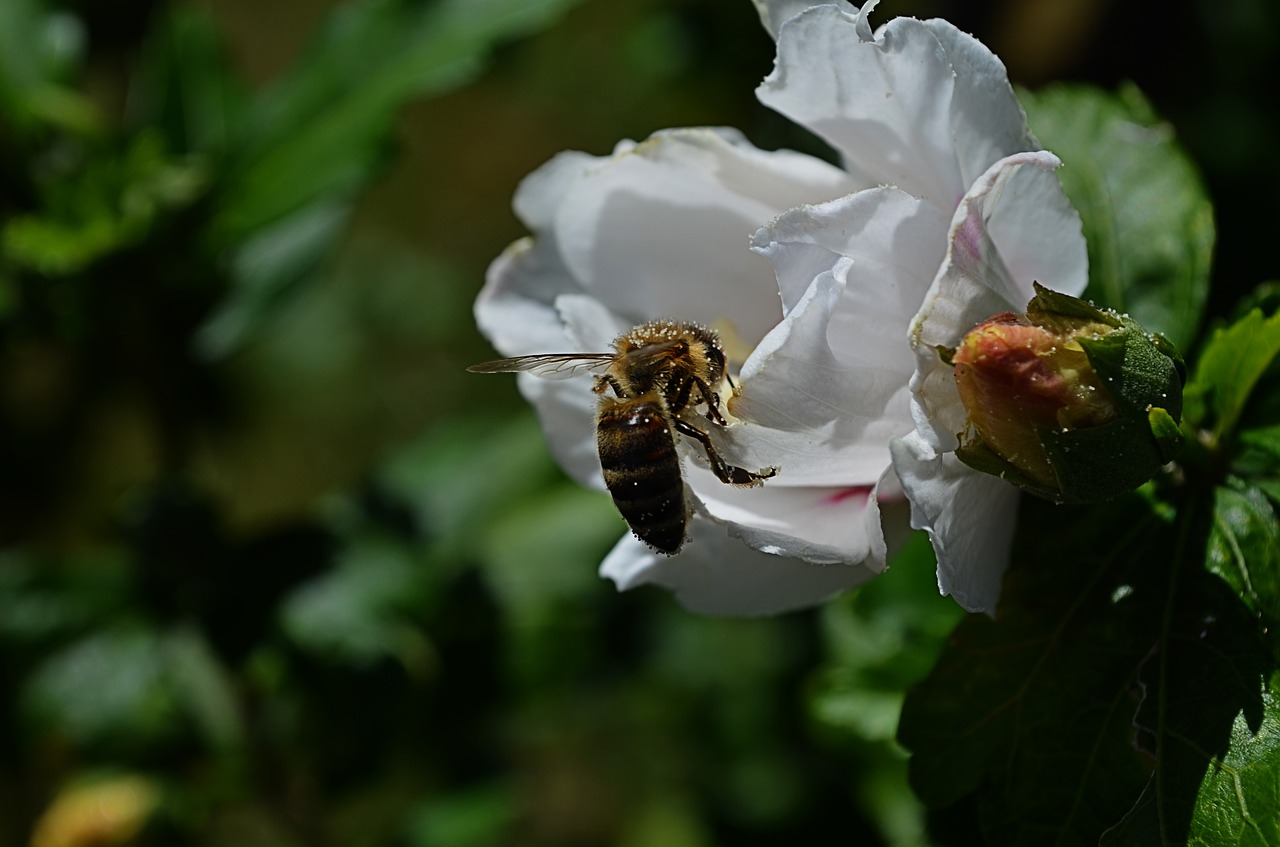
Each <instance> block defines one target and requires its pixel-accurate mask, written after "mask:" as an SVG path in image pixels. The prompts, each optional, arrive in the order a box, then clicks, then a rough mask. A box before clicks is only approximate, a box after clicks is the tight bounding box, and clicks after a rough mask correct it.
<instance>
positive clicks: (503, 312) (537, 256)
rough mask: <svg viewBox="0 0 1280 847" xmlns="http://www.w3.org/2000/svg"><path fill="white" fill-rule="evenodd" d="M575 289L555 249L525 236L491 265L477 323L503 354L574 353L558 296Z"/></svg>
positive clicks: (476, 309)
mask: <svg viewBox="0 0 1280 847" xmlns="http://www.w3.org/2000/svg"><path fill="white" fill-rule="evenodd" d="M575 290H578V289H577V286H575V285H574V283H573V281H572V280H571V279H570V278H569V276H568V271H567V270H566V269H565V267H564V265H563V264H561V262H560V259H559V255H558V253H557V252H556V251H555V250H554V248H553V247H551V246H549V245H548V244H547V243H545V242H536V241H534V240H533V239H531V238H522V239H520V240H519V241H516V242H515V243H513V244H512V245H511V246H510V247H508V248H507V249H506V250H505V251H503V253H502V255H500V256H499V257H498V258H497V259H494V260H493V263H492V264H491V265H489V271H488V273H487V274H486V276H485V285H484V289H483V290H481V292H480V296H479V297H477V298H476V304H475V318H476V325H477V326H478V327H479V328H480V332H481V333H482V334H483V335H484V337H485V338H487V339H489V343H490V344H492V345H493V346H494V348H495V349H497V351H498V352H499V353H501V354H502V355H503V356H524V355H528V354H532V353H557V352H573V351H572V350H571V348H569V347H568V345H569V344H570V343H571V342H570V339H569V338H568V337H567V336H566V335H565V332H564V328H563V326H562V325H561V323H560V319H559V317H558V315H557V313H556V309H555V299H556V297H558V296H560V295H561V294H567V293H570V292H573V291H575Z"/></svg>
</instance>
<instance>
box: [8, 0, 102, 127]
mask: <svg viewBox="0 0 1280 847" xmlns="http://www.w3.org/2000/svg"><path fill="white" fill-rule="evenodd" d="M46 5H47V4H46V3H44V2H42V0H5V2H3V3H0V123H4V124H8V125H9V126H10V127H12V128H13V129H14V130H16V131H17V132H18V133H19V134H24V135H25V134H30V133H31V132H33V131H34V130H36V129H38V128H40V127H42V126H44V125H52V126H55V127H61V128H64V129H69V130H73V131H79V132H91V131H93V130H95V129H96V128H97V125H98V115H97V112H96V111H95V110H94V108H93V106H92V104H91V103H90V102H89V101H88V100H86V99H85V98H84V97H83V96H81V95H80V94H78V93H77V92H75V91H73V90H71V89H70V88H69V87H68V86H67V83H68V80H69V78H70V76H71V75H72V73H73V72H74V71H75V70H76V69H77V68H78V66H79V64H80V59H81V54H82V52H83V45H84V30H83V27H82V26H81V25H80V22H79V20H77V19H76V18H75V17H73V16H72V15H69V14H67V13H65V12H51V11H49V10H48V9H47V8H46Z"/></svg>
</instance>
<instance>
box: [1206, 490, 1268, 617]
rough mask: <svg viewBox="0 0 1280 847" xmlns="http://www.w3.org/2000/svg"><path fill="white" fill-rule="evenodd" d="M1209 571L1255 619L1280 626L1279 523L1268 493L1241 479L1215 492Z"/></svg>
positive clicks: (1207, 565)
mask: <svg viewBox="0 0 1280 847" xmlns="http://www.w3.org/2000/svg"><path fill="white" fill-rule="evenodd" d="M1205 567H1206V568H1208V570H1209V572H1210V573H1213V574H1216V575H1217V576H1218V577H1220V578H1221V579H1222V580H1223V581H1224V582H1225V583H1227V584H1228V585H1229V586H1231V588H1232V589H1234V590H1235V592H1236V593H1237V594H1239V595H1240V597H1241V598H1242V599H1243V600H1244V602H1245V603H1246V604H1247V605H1248V606H1249V608H1250V609H1251V610H1252V611H1253V612H1254V613H1255V614H1260V615H1263V616H1264V618H1265V620H1267V621H1269V622H1272V623H1276V622H1280V520H1277V517H1276V512H1275V509H1274V508H1273V507H1272V505H1271V503H1270V501H1269V500H1268V499H1267V496H1266V494H1265V493H1263V492H1262V491H1260V490H1258V489H1257V488H1253V487H1250V486H1247V485H1245V484H1244V483H1242V482H1240V481H1238V480H1234V481H1232V484H1231V485H1228V486H1220V487H1219V488H1218V489H1217V490H1216V491H1215V492H1214V501H1213V529H1212V531H1211V532H1210V534H1209V546H1208V548H1207V550H1206V553H1205Z"/></svg>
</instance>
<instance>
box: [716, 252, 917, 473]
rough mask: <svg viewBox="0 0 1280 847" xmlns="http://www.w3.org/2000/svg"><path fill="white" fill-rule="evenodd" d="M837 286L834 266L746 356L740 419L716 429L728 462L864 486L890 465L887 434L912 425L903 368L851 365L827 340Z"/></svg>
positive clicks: (735, 409) (734, 405) (735, 403)
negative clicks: (885, 369)
mask: <svg viewBox="0 0 1280 847" xmlns="http://www.w3.org/2000/svg"><path fill="white" fill-rule="evenodd" d="M841 261H842V262H847V261H848V260H841ZM843 288H844V285H843V281H842V280H837V279H836V278H835V277H834V276H833V275H832V274H830V273H827V274H824V275H823V276H821V277H819V278H818V279H817V280H815V283H814V285H813V286H812V287H811V288H810V296H808V297H806V298H805V299H804V300H802V301H801V303H800V304H799V305H797V307H796V309H794V310H793V311H792V313H791V315H790V316H788V318H787V320H786V321H784V322H783V323H782V324H780V325H779V326H778V327H777V328H776V329H775V330H774V331H773V332H771V333H769V335H768V336H767V337H766V338H765V340H764V341H763V342H762V343H761V345H760V347H758V348H757V350H756V352H755V353H753V354H752V356H751V358H750V359H749V360H748V364H749V366H750V370H747V369H744V372H743V374H742V387H741V392H740V393H739V394H738V396H736V397H734V398H733V399H732V400H731V401H730V402H729V411H730V412H731V413H732V414H733V415H734V416H735V417H736V418H739V419H740V422H739V423H735V424H733V425H731V426H730V427H728V428H727V429H724V430H719V429H715V428H713V431H712V436H713V438H714V439H715V440H716V441H717V443H718V444H719V445H723V449H722V452H723V453H724V454H725V456H726V458H728V459H729V460H730V461H733V462H734V463H736V464H739V465H742V466H744V467H747V468H748V469H749V470H755V469H757V468H762V467H769V466H775V467H779V468H781V471H780V472H779V475H778V477H777V478H776V480H775V481H776V482H777V483H778V484H779V485H784V486H787V487H794V486H813V485H817V486H833V485H834V486H847V485H856V484H866V485H870V484H872V483H874V482H875V481H876V480H877V479H878V478H879V476H880V473H881V472H882V471H883V470H884V468H885V466H886V465H887V464H888V461H889V455H888V443H889V439H890V438H892V437H894V436H895V435H901V434H902V433H903V432H905V431H907V430H908V429H909V428H910V425H911V424H910V421H911V414H910V395H909V392H908V390H907V379H908V376H909V371H907V370H905V369H904V370H902V371H901V372H897V373H895V372H885V371H884V370H883V369H881V368H858V367H853V366H848V365H845V364H844V363H842V362H840V361H838V360H837V359H836V358H835V356H834V355H833V353H832V352H831V348H830V347H829V346H828V344H827V340H826V339H827V334H826V323H827V321H828V320H829V318H830V316H831V313H832V310H833V309H834V306H835V303H836V302H837V301H838V300H839V297H840V294H841V293H842V290H843ZM908 362H909V360H908Z"/></svg>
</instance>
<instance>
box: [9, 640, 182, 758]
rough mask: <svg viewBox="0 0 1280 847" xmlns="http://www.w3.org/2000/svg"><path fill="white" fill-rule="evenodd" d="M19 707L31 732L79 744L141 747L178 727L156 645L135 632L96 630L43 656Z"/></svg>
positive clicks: (177, 714) (171, 692) (160, 648)
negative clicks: (55, 735) (40, 731)
mask: <svg viewBox="0 0 1280 847" xmlns="http://www.w3.org/2000/svg"><path fill="white" fill-rule="evenodd" d="M22 703H23V706H24V707H25V711H26V714H27V716H28V720H29V721H30V722H31V723H32V724H34V725H35V726H36V727H37V728H40V729H49V730H53V731H54V732H56V733H58V734H60V735H64V736H66V737H68V738H70V739H72V740H73V741H75V742H77V743H79V744H84V745H95V746H105V747H108V748H113V749H118V748H122V747H133V746H141V747H144V748H145V747H147V746H150V745H152V744H156V743H159V742H162V741H164V740H166V739H168V738H171V737H173V736H174V735H175V734H177V733H178V732H180V726H181V722H180V720H179V718H180V710H179V707H178V700H177V698H176V696H175V692H174V690H173V687H172V685H171V684H170V682H169V680H168V679H167V678H166V675H165V654H164V643H163V640H162V639H161V637H160V636H159V635H158V634H157V633H155V632H151V631H147V630H143V629H140V628H136V627H119V628H112V629H106V630H101V631H98V632H95V633H93V634H92V635H89V636H87V637H85V638H83V639H81V640H80V641H77V642H74V643H72V644H70V645H68V646H67V647H65V648H64V649H62V650H60V651H58V652H55V653H52V654H50V655H49V656H48V658H47V659H46V660H45V661H44V662H43V663H42V664H41V665H40V666H39V667H38V668H37V669H36V671H35V673H34V674H33V675H32V676H31V677H30V678H29V679H28V681H27V683H26V686H25V689H24V691H23V697H22Z"/></svg>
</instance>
